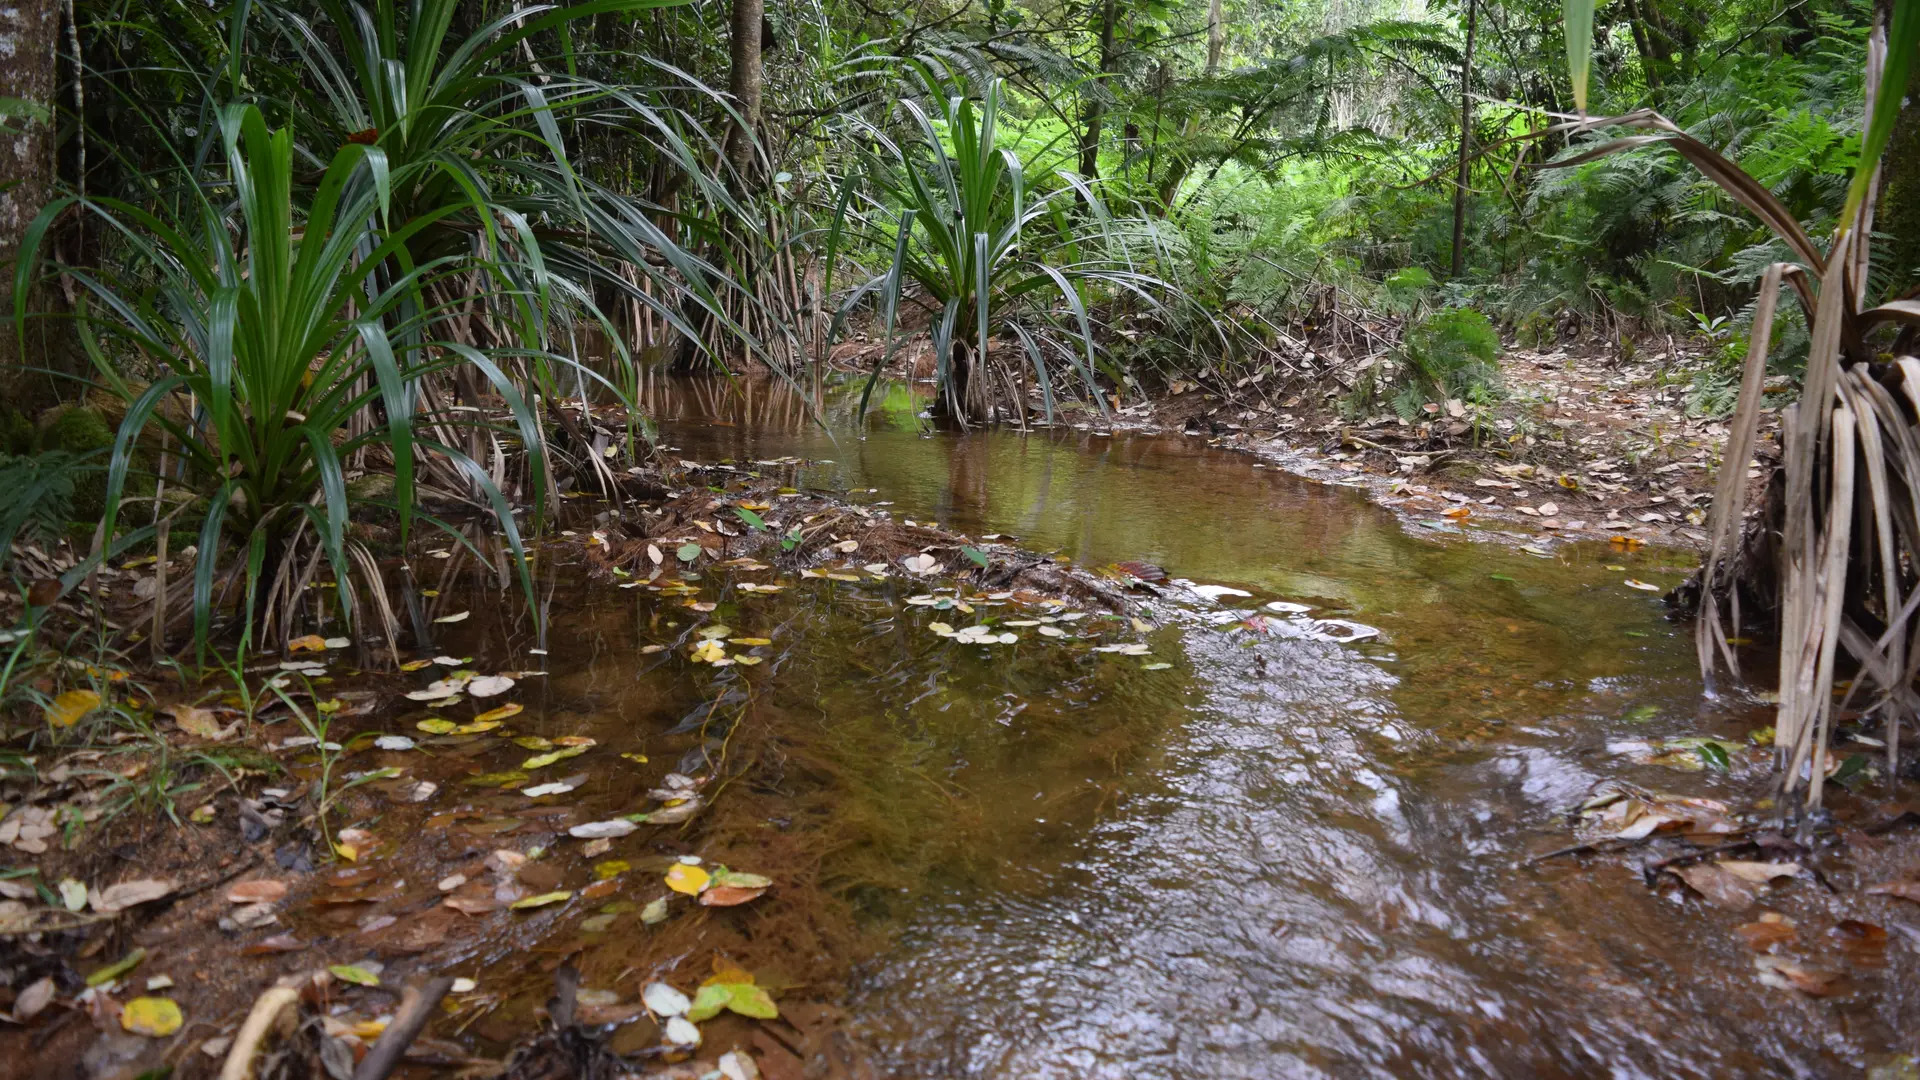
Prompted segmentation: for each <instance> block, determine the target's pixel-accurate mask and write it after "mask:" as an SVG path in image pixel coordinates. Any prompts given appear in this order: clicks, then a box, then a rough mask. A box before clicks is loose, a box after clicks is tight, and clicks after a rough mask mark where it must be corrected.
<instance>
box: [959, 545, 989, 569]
mask: <svg viewBox="0 0 1920 1080" xmlns="http://www.w3.org/2000/svg"><path fill="white" fill-rule="evenodd" d="M960 554H962V555H965V556H966V557H967V558H968V560H970V561H971V562H972V563H973V564H974V565H975V566H978V567H980V568H981V569H983V570H984V569H986V567H987V553H986V552H984V551H981V550H980V549H979V548H977V547H973V546H971V545H962V546H961V548H960Z"/></svg>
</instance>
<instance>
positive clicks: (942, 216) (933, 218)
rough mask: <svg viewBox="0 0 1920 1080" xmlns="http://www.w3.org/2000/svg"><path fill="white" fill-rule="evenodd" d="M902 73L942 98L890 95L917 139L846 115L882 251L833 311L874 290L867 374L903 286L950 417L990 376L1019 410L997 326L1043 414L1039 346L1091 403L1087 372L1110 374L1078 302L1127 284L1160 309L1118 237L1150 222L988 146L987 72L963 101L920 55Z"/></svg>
mask: <svg viewBox="0 0 1920 1080" xmlns="http://www.w3.org/2000/svg"><path fill="white" fill-rule="evenodd" d="M910 70H911V71H912V72H913V73H914V74H915V75H916V76H917V78H918V80H919V82H920V83H921V84H922V85H923V86H925V87H928V88H930V89H931V90H932V91H933V92H934V96H944V99H945V100H944V109H943V114H942V117H941V120H943V121H944V123H942V122H937V121H936V120H935V118H934V116H933V115H931V114H929V112H928V111H927V110H926V109H925V108H923V107H922V106H921V104H920V102H918V101H916V100H914V99H912V98H907V99H905V100H902V101H901V102H900V104H899V109H900V111H901V113H902V114H903V115H904V116H905V118H906V120H907V124H908V129H909V130H910V131H911V132H912V133H913V134H914V135H916V136H917V138H916V139H915V140H913V141H911V142H907V143H905V144H904V145H902V144H901V143H897V142H895V141H894V140H893V138H892V137H891V136H890V135H889V134H888V133H887V132H886V131H885V130H883V129H882V128H881V127H880V126H879V125H877V124H873V123H869V122H866V121H858V122H857V124H858V137H859V139H860V141H863V142H865V143H866V144H867V146H868V148H869V149H868V152H867V165H868V175H870V176H871V178H872V180H873V182H874V185H875V187H876V188H877V189H878V198H877V199H875V200H874V202H873V205H872V209H871V212H870V214H868V215H865V217H866V218H867V219H868V220H871V221H874V222H877V223H878V229H877V230H876V231H877V232H878V234H879V235H880V236H881V237H882V238H883V239H884V241H885V242H886V243H887V245H888V246H889V247H891V248H892V250H893V259H892V262H891V263H890V264H889V265H888V266H887V268H886V269H885V270H884V271H883V272H881V273H880V274H878V275H876V276H875V277H873V278H872V279H871V280H869V281H867V282H866V283H865V284H863V285H861V286H860V287H858V288H856V289H854V290H852V293H851V295H850V296H849V298H848V299H847V301H846V303H845V305H844V306H843V307H842V314H843V315H844V314H845V312H846V311H847V310H848V309H850V308H851V307H852V306H853V305H854V304H856V303H858V302H860V301H861V300H862V299H864V298H865V297H866V296H868V295H870V294H875V293H877V294H878V296H879V300H880V306H881V311H882V315H883V317H884V320H885V323H886V333H887V343H888V344H887V349H886V350H885V352H884V353H883V354H882V356H881V358H880V361H879V364H877V365H876V367H875V373H876V375H877V374H878V370H879V366H880V365H884V364H885V362H886V361H887V359H889V358H890V357H891V355H892V353H893V347H894V344H895V337H894V330H895V325H896V319H897V316H898V313H899V308H900V303H901V300H902V297H903V295H904V293H905V290H906V289H907V288H908V287H909V286H914V287H917V288H918V290H919V292H920V293H921V295H922V296H923V297H924V298H925V299H926V300H927V301H929V302H931V304H932V305H933V306H934V308H935V314H934V316H933V322H932V326H931V336H932V339H933V356H934V365H935V377H936V381H937V384H938V387H939V390H938V393H939V402H940V406H941V408H942V409H943V411H945V412H946V413H947V414H949V415H951V416H952V417H954V418H956V419H958V420H959V421H961V422H962V423H970V422H975V421H985V420H986V419H987V418H988V415H989V402H990V401H991V398H992V395H993V392H994V386H993V382H992V380H993V379H994V378H995V376H996V375H998V376H999V377H1000V379H1001V380H1002V383H1003V387H1004V388H1005V389H1008V390H1010V391H1013V393H1012V394H1011V395H1010V396H1013V397H1015V398H1016V403H1015V408H1016V410H1018V416H1019V417H1020V418H1021V419H1022V420H1024V415H1025V413H1024V409H1025V402H1024V400H1023V398H1024V395H1023V394H1020V393H1019V392H1018V391H1017V390H1016V389H1015V388H1014V377H1015V375H1016V374H1018V372H1017V371H1008V370H1006V369H1004V368H1001V369H996V368H995V367H993V363H994V360H995V357H994V355H993V353H992V351H991V350H990V342H991V340H992V339H993V337H994V336H995V335H997V334H1007V335H1010V336H1011V337H1012V338H1013V339H1015V340H1017V341H1018V342H1019V343H1020V348H1021V351H1022V352H1024V353H1025V359H1026V361H1027V363H1028V364H1030V365H1031V368H1032V372H1033V375H1034V378H1035V381H1036V382H1037V384H1038V386H1039V388H1040V390H1041V392H1042V398H1043V402H1044V406H1045V409H1046V413H1047V416H1048V418H1049V420H1050V419H1051V418H1052V414H1053V408H1054V399H1055V388H1054V381H1053V379H1052V378H1051V376H1050V374H1049V369H1048V364H1049V362H1050V361H1049V358H1050V357H1058V358H1061V359H1064V360H1065V361H1066V363H1067V365H1068V367H1069V368H1070V369H1071V371H1072V372H1073V373H1074V374H1075V375H1076V376H1077V377H1078V379H1079V381H1080V383H1081V386H1082V388H1083V389H1084V391H1085V392H1086V393H1087V394H1089V395H1090V396H1092V397H1093V398H1094V399H1095V400H1096V401H1097V400H1099V399H1100V393H1099V387H1098V385H1097V384H1096V382H1095V378H1094V374H1095V372H1096V371H1100V372H1102V373H1104V374H1105V375H1107V376H1108V378H1109V379H1111V380H1112V381H1113V382H1114V383H1116V384H1117V383H1119V382H1120V381H1121V378H1122V374H1121V372H1120V371H1119V370H1118V369H1117V368H1116V367H1115V366H1114V365H1113V364H1112V363H1111V360H1110V359H1109V358H1108V356H1107V354H1106V353H1105V352H1104V350H1103V349H1102V348H1101V346H1100V344H1099V343H1098V342H1097V341H1096V339H1095V329H1096V319H1095V316H1094V315H1093V314H1092V313H1091V311H1090V309H1089V300H1090V298H1091V296H1093V295H1096V294H1104V295H1108V296H1115V295H1128V296H1132V297H1137V298H1139V299H1140V300H1141V301H1142V302H1143V303H1144V304H1145V305H1146V306H1147V307H1149V308H1154V309H1158V308H1160V307H1161V299H1162V298H1164V297H1168V296H1170V295H1172V294H1173V292H1174V290H1173V288H1172V286H1170V285H1168V284H1167V283H1166V282H1165V281H1163V280H1161V279H1160V278H1158V277H1156V276H1154V275H1152V274H1149V273H1147V272H1144V271H1142V270H1141V269H1139V268H1138V267H1137V266H1136V265H1135V263H1134V262H1133V261H1132V259H1130V258H1129V257H1128V256H1127V254H1126V251H1125V249H1126V247H1127V244H1128V239H1129V237H1138V236H1149V237H1150V236H1152V235H1153V234H1154V229H1155V226H1154V225H1153V224H1152V223H1148V222H1143V221H1123V220H1120V219H1116V218H1115V217H1114V216H1113V215H1111V214H1110V213H1108V211H1107V208H1106V205H1105V204H1104V203H1103V202H1102V201H1101V199H1100V196H1099V195H1098V193H1096V192H1095V191H1094V190H1093V189H1092V188H1090V187H1089V186H1088V185H1087V184H1086V183H1085V181H1083V180H1082V179H1081V178H1080V177H1078V176H1076V175H1074V174H1072V173H1068V172H1061V173H1059V174H1058V176H1057V180H1058V183H1057V184H1055V185H1053V186H1052V187H1051V188H1048V189H1045V190H1042V189H1040V188H1037V187H1036V186H1035V185H1033V184H1032V183H1031V182H1030V181H1029V180H1028V177H1027V168H1026V165H1025V163H1024V162H1022V161H1021V159H1020V156H1019V155H1018V154H1017V153H1015V152H1014V151H1013V150H1012V149H1009V148H1006V147H1002V146H1000V145H999V144H998V138H997V137H998V132H999V126H1000V111H1001V84H1000V80H999V79H990V80H988V81H987V82H986V84H985V86H984V87H983V89H982V90H981V92H980V95H979V100H978V101H975V100H974V99H973V98H972V97H970V96H968V94H967V93H965V92H964V90H963V89H957V88H954V84H953V83H952V82H950V81H949V80H947V79H945V78H943V77H941V76H938V75H936V74H935V73H934V71H933V69H932V68H931V67H930V66H928V65H927V64H925V63H923V62H918V61H916V62H913V63H911V64H910ZM849 183H851V178H850V180H849ZM842 205H843V206H844V205H846V200H845V199H843V200H842ZM829 261H831V256H829ZM1067 315H1070V316H1071V318H1070V319H1068V318H1063V316H1067ZM1020 381H1021V382H1022V383H1024V378H1021V380H1020ZM869 390H871V386H869Z"/></svg>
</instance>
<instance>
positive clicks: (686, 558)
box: [673, 544, 700, 563]
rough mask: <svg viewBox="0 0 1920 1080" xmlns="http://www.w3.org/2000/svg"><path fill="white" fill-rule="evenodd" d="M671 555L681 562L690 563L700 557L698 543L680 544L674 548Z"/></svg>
mask: <svg viewBox="0 0 1920 1080" xmlns="http://www.w3.org/2000/svg"><path fill="white" fill-rule="evenodd" d="M673 555H674V557H675V558H677V559H679V560H680V561H681V562H683V563H690V562H692V561H693V560H695V559H697V558H699V557H700V545H699V544H681V545H680V546H679V547H678V548H676V549H674V552H673Z"/></svg>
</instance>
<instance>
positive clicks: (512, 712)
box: [473, 702, 526, 724]
mask: <svg viewBox="0 0 1920 1080" xmlns="http://www.w3.org/2000/svg"><path fill="white" fill-rule="evenodd" d="M525 709H526V706H524V705H521V704H520V703H519V702H508V703H507V704H505V705H502V706H500V707H499V708H497V709H488V710H487V711H486V712H483V713H481V714H480V715H478V716H476V717H474V718H473V722H474V723H476V724H484V723H487V722H489V721H494V720H505V719H506V718H507V717H509V716H519V715H520V713H521V712H522V711H523V710H525Z"/></svg>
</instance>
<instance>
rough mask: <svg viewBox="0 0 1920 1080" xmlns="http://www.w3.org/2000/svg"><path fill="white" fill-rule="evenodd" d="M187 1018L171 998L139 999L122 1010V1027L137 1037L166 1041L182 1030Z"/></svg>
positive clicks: (128, 1003) (130, 1002) (135, 999)
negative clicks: (144, 1036)
mask: <svg viewBox="0 0 1920 1080" xmlns="http://www.w3.org/2000/svg"><path fill="white" fill-rule="evenodd" d="M183 1022H185V1017H182V1016H181V1015H180V1006H179V1005H176V1004H174V1002H173V1001H172V1000H171V999H169V998H163V997H137V998H134V999H133V1000H132V1001H129V1002H127V1006H126V1008H124V1009H121V1010H120V1026H121V1027H123V1028H125V1029H126V1030H128V1031H131V1032H133V1033H134V1034H135V1035H146V1036H149V1037H151V1038H155V1039H164V1038H166V1037H167V1036H169V1035H171V1034H173V1033H174V1032H176V1031H179V1030H180V1025H181V1024H182V1023H183Z"/></svg>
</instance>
